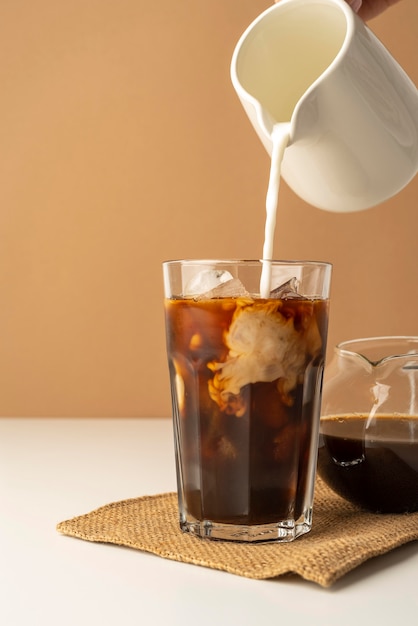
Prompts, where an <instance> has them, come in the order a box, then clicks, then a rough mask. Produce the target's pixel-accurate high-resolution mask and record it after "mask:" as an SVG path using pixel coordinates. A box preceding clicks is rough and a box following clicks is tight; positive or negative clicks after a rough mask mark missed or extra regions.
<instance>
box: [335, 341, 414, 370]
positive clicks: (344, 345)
mask: <svg viewBox="0 0 418 626" xmlns="http://www.w3.org/2000/svg"><path fill="white" fill-rule="evenodd" d="M379 341H380V342H382V343H383V342H385V343H386V344H387V345H388V346H390V345H393V346H398V347H399V346H400V345H401V344H402V343H403V344H405V350H397V351H396V352H395V353H394V354H390V355H386V356H383V357H382V358H380V359H376V360H371V359H370V358H369V357H368V356H366V354H367V348H370V347H373V345H377V344H378V342H379ZM408 343H410V344H411V345H413V344H416V350H413V351H409V352H408V351H407V346H408ZM355 346H357V350H356V349H355ZM350 347H352V349H350ZM414 347H415V346H414ZM361 348H364V350H365V352H366V354H365V353H364V352H363V351H361ZM334 350H335V352H336V353H337V354H338V355H339V356H342V357H353V356H355V357H361V358H363V359H364V360H365V361H367V362H368V363H370V364H371V365H380V364H381V363H385V362H386V361H388V360H390V359H402V358H405V357H408V358H411V357H416V356H418V336H417V335H380V336H377V337H359V338H357V339H348V340H346V341H341V342H340V343H337V344H336V346H335V348H334Z"/></svg>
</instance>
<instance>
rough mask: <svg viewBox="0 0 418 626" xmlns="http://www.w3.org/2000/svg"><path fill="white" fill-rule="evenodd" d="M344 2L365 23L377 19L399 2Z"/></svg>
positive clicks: (360, 0) (389, 0)
mask: <svg viewBox="0 0 418 626" xmlns="http://www.w3.org/2000/svg"><path fill="white" fill-rule="evenodd" d="M346 2H347V3H348V4H349V5H350V6H351V8H352V9H353V11H355V12H356V13H357V14H358V15H359V16H360V17H361V18H363V20H365V21H366V20H371V19H372V18H373V17H377V16H378V15H380V13H383V11H385V9H388V8H389V7H390V6H392V5H393V4H396V3H397V2H399V0H346Z"/></svg>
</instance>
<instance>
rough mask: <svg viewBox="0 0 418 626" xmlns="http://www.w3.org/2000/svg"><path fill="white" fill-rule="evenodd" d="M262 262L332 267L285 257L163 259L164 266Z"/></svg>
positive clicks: (325, 263) (325, 262)
mask: <svg viewBox="0 0 418 626" xmlns="http://www.w3.org/2000/svg"><path fill="white" fill-rule="evenodd" d="M263 263H271V264H273V265H283V266H285V265H288V266H291V265H300V266H302V265H304V266H310V265H311V266H315V267H332V263H330V262H329V261H312V260H307V259H306V260H305V259H301V260H297V259H296V260H294V259H293V260H290V259H289V260H286V259H240V258H237V259H216V258H214V259H169V260H167V261H163V263H162V264H163V265H164V266H169V265H215V264H223V265H262V264H263Z"/></svg>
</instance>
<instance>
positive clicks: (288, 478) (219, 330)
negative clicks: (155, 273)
mask: <svg viewBox="0 0 418 626" xmlns="http://www.w3.org/2000/svg"><path fill="white" fill-rule="evenodd" d="M257 302H258V304H257V306H259V307H263V306H264V305H265V307H267V309H268V311H269V312H271V311H273V312H277V311H280V315H283V316H284V319H285V320H289V323H290V324H291V325H292V329H294V335H293V336H296V338H297V339H298V343H297V348H298V349H299V350H300V351H301V355H302V356H301V358H302V363H303V370H304V371H305V374H304V375H302V377H295V384H294V385H293V387H292V388H290V389H285V391H284V390H283V385H282V384H281V378H276V379H275V380H273V381H271V382H262V381H254V382H251V383H249V384H245V385H244V386H243V387H241V388H240V392H239V394H227V395H226V396H225V397H223V401H222V402H221V403H219V402H217V401H215V400H214V397H215V395H216V394H214V391H213V390H214V388H215V391H216V384H215V383H214V382H213V381H214V370H213V367H212V366H211V363H213V362H217V363H219V362H224V361H225V359H226V358H227V354H228V346H227V345H226V343H225V335H226V333H227V331H228V329H229V327H230V325H231V322H232V320H233V316H234V313H235V312H236V309H237V300H234V299H233V298H217V299H212V300H202V301H195V300H192V299H179V300H167V301H166V316H167V324H166V327H167V348H168V350H167V351H168V358H169V366H170V370H171V372H170V373H171V381H172V395H173V409H174V424H175V436H176V437H177V440H178V448H179V449H181V451H182V452H181V455H180V454H178V458H177V471H178V480H179V488H180V491H181V492H182V493H183V499H184V507H185V509H186V510H187V513H188V515H190V516H192V517H193V518H195V519H196V520H205V519H209V520H212V521H216V522H221V523H231V524H248V525H254V524H267V523H270V522H275V521H277V520H280V519H289V518H293V519H297V518H298V517H299V516H300V515H301V514H302V512H303V510H304V492H305V488H306V485H309V481H311V480H312V476H311V475H310V470H309V456H310V454H311V447H313V448H314V452H313V454H315V446H316V436H317V426H316V424H317V421H318V419H319V416H318V406H317V402H315V399H316V398H317V397H318V393H317V390H318V387H319V385H320V384H321V379H322V368H323V360H324V350H325V340H326V326H327V317H328V315H327V313H328V303H327V302H326V301H322V300H321V301H309V300H305V299H302V298H293V299H289V300H278V299H277V300H258V301H257ZM292 332H293V330H292ZM314 332H315V333H316V335H317V336H318V340H317V343H316V345H319V348H318V349H317V350H316V353H315V355H314V356H312V355H311V354H310V353H309V351H308V348H307V347H306V346H307V344H308V343H309V341H310V340H309V337H310V336H311V335H312V336H313V333H314ZM309 333H311V335H310V334H309ZM299 337H300V342H299ZM305 338H308V339H306V341H305ZM305 349H306V353H305V351H304V350H305ZM290 352H291V354H293V353H292V351H290ZM287 359H288V360H289V359H290V356H289V355H288V356H287ZM306 366H307V367H306ZM283 367H284V369H285V370H286V367H287V368H288V369H289V370H290V368H291V367H292V365H291V364H287V365H286V362H284V363H283ZM285 375H286V372H285ZM215 382H216V381H215ZM313 439H314V441H313ZM300 494H302V495H300Z"/></svg>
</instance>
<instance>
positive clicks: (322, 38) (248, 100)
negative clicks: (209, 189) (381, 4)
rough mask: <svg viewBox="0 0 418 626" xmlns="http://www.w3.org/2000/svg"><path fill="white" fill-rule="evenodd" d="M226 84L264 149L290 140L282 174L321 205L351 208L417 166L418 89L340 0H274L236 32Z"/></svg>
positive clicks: (394, 187)
mask: <svg viewBox="0 0 418 626" xmlns="http://www.w3.org/2000/svg"><path fill="white" fill-rule="evenodd" d="M231 77H232V82H233V85H234V88H235V90H236V92H237V94H238V96H239V98H240V100H241V103H242V105H243V107H244V109H245V111H246V113H247V115H248V117H249V118H250V120H251V123H252V124H253V126H254V128H255V130H256V132H257V134H258V135H259V137H260V139H261V141H262V142H263V144H264V146H265V148H266V150H267V151H268V153H269V154H271V151H272V141H271V134H272V130H273V126H274V125H275V124H277V123H284V124H288V132H289V136H290V140H289V143H288V147H287V148H286V150H285V152H284V157H283V161H282V169H281V172H282V176H283V178H284V180H285V181H286V182H287V184H288V185H289V186H290V187H291V188H292V189H293V191H295V193H297V194H298V195H299V196H300V197H301V198H303V199H304V200H306V201H307V202H309V203H310V204H312V205H314V206H317V207H319V208H322V209H326V210H329V211H336V212H348V211H357V210H360V209H366V208H368V207H371V206H374V205H376V204H379V203H381V202H383V201H384V200H386V199H388V198H390V197H391V196H393V195H395V194H396V193H397V192H398V191H400V190H401V189H402V188H403V187H404V186H405V185H407V183H408V182H409V181H410V180H411V179H412V178H413V177H414V176H415V174H416V173H417V171H418V91H417V89H416V87H415V85H414V84H413V82H412V81H411V80H410V79H409V78H408V76H407V75H406V73H405V72H404V71H403V69H402V68H401V67H400V66H399V64H398V63H397V62H396V61H395V60H394V59H393V57H392V56H391V55H390V54H389V52H388V51H387V50H386V48H385V47H384V46H383V45H382V43H381V42H380V41H379V40H378V39H377V37H376V36H375V35H374V34H373V33H372V32H371V30H370V29H369V28H368V27H367V26H366V25H365V24H364V23H363V21H362V20H361V19H360V18H359V17H358V16H357V15H356V14H355V13H354V12H353V11H352V10H351V9H350V7H349V6H348V4H347V3H346V2H344V0H281V2H279V3H278V4H275V5H274V6H272V7H270V8H269V9H267V10H266V11H265V12H264V13H262V14H261V15H260V16H259V17H258V18H257V19H256V20H255V21H254V22H253V23H252V24H251V25H250V26H249V27H248V28H247V30H246V31H245V32H244V34H243V35H242V37H241V38H240V40H239V42H238V44H237V46H236V48H235V51H234V54H233V58H232V64H231Z"/></svg>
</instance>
